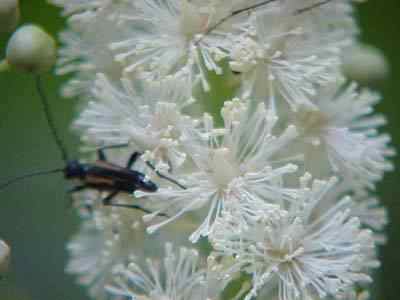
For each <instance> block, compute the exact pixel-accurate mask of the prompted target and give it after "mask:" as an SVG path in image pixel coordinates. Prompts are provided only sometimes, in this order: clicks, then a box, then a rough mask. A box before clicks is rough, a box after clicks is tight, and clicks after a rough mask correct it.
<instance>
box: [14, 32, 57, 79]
mask: <svg viewBox="0 0 400 300" xmlns="http://www.w3.org/2000/svg"><path fill="white" fill-rule="evenodd" d="M56 57H57V50H56V42H55V41H54V39H53V37H52V36H50V35H49V34H48V33H46V32H45V31H44V30H43V29H41V28H40V27H39V26H36V25H24V26H22V27H20V28H19V29H18V30H17V31H16V32H15V33H14V34H13V36H12V37H11V39H10V41H9V42H8V45H7V55H6V59H7V61H8V63H9V65H10V66H11V67H14V68H16V69H18V70H22V71H25V72H30V73H43V72H46V71H49V70H50V69H51V68H52V67H53V65H54V64H55V61H56Z"/></svg>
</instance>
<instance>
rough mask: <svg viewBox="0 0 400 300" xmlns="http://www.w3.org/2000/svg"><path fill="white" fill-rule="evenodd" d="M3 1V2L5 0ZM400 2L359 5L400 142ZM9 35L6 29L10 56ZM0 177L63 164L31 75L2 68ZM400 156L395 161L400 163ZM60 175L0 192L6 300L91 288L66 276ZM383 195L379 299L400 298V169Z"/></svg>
mask: <svg viewBox="0 0 400 300" xmlns="http://www.w3.org/2000/svg"><path fill="white" fill-rule="evenodd" d="M0 1H2V0H0ZM399 8H400V2H399V0H384V1H374V0H369V2H368V3H366V4H362V5H361V6H360V7H359V11H358V14H359V20H360V23H361V27H362V31H363V33H362V39H363V40H364V41H365V42H367V43H370V44H372V45H376V46H378V47H379V48H381V49H382V50H383V51H384V53H385V54H386V56H387V58H388V60H389V62H390V64H391V68H392V70H391V76H390V78H389V79H388V80H386V81H384V82H381V83H379V84H377V86H376V88H377V89H378V90H380V91H381V92H382V94H383V98H384V101H383V103H382V104H380V105H379V107H378V109H379V111H380V112H382V113H384V114H385V115H386V116H387V118H388V121H389V126H388V127H387V130H388V131H389V132H390V133H391V134H392V136H393V144H394V145H395V146H396V147H397V146H398V145H400V10H399ZM21 11H22V23H29V22H33V23H37V24H40V25H42V26H43V27H44V28H46V29H47V30H48V31H49V32H51V33H52V34H54V35H56V34H57V32H58V31H59V30H60V29H61V28H62V27H63V25H64V23H63V20H62V18H61V17H60V16H59V10H58V9H57V8H55V7H53V6H50V5H48V4H46V2H45V1H44V0H25V1H21ZM8 37H9V36H8V35H4V34H3V35H0V49H1V50H0V51H1V52H0V53H1V55H2V56H3V55H4V47H5V42H6V41H7V39H8ZM63 80H64V79H63V78H59V77H55V76H52V75H51V74H49V75H47V76H45V81H46V85H47V89H48V94H49V96H50V97H51V100H52V105H53V110H54V114H55V118H56V120H57V125H58V127H59V128H60V131H62V134H63V137H64V139H65V141H66V143H67V144H68V146H69V149H70V151H75V152H76V151H77V147H78V141H77V139H76V138H74V137H73V136H71V134H70V132H69V131H68V127H69V123H70V121H71V120H72V119H73V117H74V115H75V109H76V104H77V103H76V101H74V100H65V99H62V98H60V97H59V96H58V89H59V87H60V84H61V83H62V82H63ZM0 137H1V140H0V180H2V179H7V178H12V177H14V176H15V175H20V174H22V173H24V172H27V171H30V170H38V169H47V168H54V167H58V166H61V165H62V162H61V160H60V156H59V152H58V150H57V148H56V146H55V144H54V141H53V140H52V138H51V136H50V134H49V130H48V128H47V125H46V122H45V119H44V116H43V112H42V110H41V108H40V103H39V99H38V98H37V96H36V93H35V89H34V80H33V78H32V77H31V76H28V75H23V74H17V73H14V72H10V73H0ZM399 163H400V158H397V159H396V165H397V166H399V165H400V164H399ZM65 189H66V184H65V182H64V180H63V178H62V176H61V175H54V176H46V177H39V178H34V179H32V180H28V181H25V182H21V183H19V184H17V185H15V186H12V187H10V188H8V189H7V190H4V191H0V199H1V200H0V201H1V205H0V238H2V239H4V240H6V241H7V242H8V243H9V244H11V245H12V248H13V258H12V263H11V271H10V273H9V275H8V276H7V278H6V279H5V280H3V281H1V282H0V300H28V299H35V300H38V299H40V300H82V299H88V297H87V296H86V294H85V290H84V289H82V288H81V287H79V286H78V285H76V284H75V283H74V278H72V277H71V276H68V275H65V274H64V271H63V270H64V266H65V264H66V260H67V255H66V251H65V243H66V241H67V240H68V239H69V238H70V236H71V234H72V233H73V232H74V231H75V230H76V229H77V226H78V218H77V217H76V216H75V214H74V212H73V211H72V210H71V209H68V200H67V198H66V196H65ZM378 193H379V195H380V196H381V198H382V200H383V202H384V204H385V205H386V206H387V207H388V210H389V215H390V220H391V222H390V225H389V226H388V228H387V232H388V236H389V242H388V244H387V245H386V246H385V247H384V248H382V249H381V250H382V251H381V256H382V259H383V266H382V268H381V269H380V271H379V272H378V274H377V281H376V283H377V284H376V285H375V290H374V297H373V299H376V300H398V299H400V273H399V274H398V272H400V203H399V201H400V173H399V172H398V171H396V172H393V173H391V174H388V175H387V176H386V178H385V180H384V182H383V183H381V184H380V185H379V189H378Z"/></svg>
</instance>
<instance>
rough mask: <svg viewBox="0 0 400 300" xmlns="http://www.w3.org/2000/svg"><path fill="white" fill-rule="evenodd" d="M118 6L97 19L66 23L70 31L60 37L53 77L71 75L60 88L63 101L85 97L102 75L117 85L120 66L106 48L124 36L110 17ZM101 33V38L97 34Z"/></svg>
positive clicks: (80, 19)
mask: <svg viewBox="0 0 400 300" xmlns="http://www.w3.org/2000/svg"><path fill="white" fill-rule="evenodd" d="M118 9H120V7H119V6H117V5H114V6H112V7H108V9H105V10H100V11H98V12H97V13H96V16H97V18H93V17H90V16H88V15H90V14H89V13H88V14H85V16H87V17H83V16H81V17H80V18H79V20H69V22H68V24H69V28H68V29H66V30H65V31H63V32H62V33H61V34H60V40H61V44H62V47H61V48H60V50H59V59H58V62H57V69H56V73H57V74H58V75H65V74H71V73H72V74H73V77H72V78H71V79H70V80H68V82H67V83H66V84H65V85H64V86H63V90H62V94H63V96H64V97H73V96H87V95H88V94H89V93H90V89H91V88H92V86H93V82H94V81H95V78H96V74H97V73H104V74H105V75H106V76H107V77H108V78H109V79H110V80H115V81H119V80H120V78H121V77H122V66H121V64H120V63H117V62H115V61H114V56H113V54H112V52H111V50H110V49H108V45H109V44H110V43H111V41H113V39H118V38H120V37H122V36H123V34H124V32H125V31H124V29H123V28H118V30H117V26H116V21H115V20H114V18H113V15H114V14H115V13H116V10H118ZM99 32H101V34H99Z"/></svg>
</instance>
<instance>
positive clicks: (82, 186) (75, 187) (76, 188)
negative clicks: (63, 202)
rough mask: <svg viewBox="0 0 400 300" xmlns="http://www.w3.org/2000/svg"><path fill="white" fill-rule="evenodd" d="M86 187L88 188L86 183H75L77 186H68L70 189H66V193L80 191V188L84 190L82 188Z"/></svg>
mask: <svg viewBox="0 0 400 300" xmlns="http://www.w3.org/2000/svg"><path fill="white" fill-rule="evenodd" d="M87 188H88V186H87V185H77V186H74V187H73V188H70V189H69V190H68V191H67V193H68V194H73V193H76V192H80V191H82V190H84V189H87Z"/></svg>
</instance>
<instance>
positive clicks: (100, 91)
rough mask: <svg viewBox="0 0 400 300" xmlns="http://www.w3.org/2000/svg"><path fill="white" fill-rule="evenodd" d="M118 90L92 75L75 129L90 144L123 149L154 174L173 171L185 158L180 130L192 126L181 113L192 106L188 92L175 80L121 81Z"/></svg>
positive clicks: (104, 78)
mask: <svg viewBox="0 0 400 300" xmlns="http://www.w3.org/2000/svg"><path fill="white" fill-rule="evenodd" d="M121 85H122V87H120V86H118V85H113V84H112V82H110V81H109V80H108V79H107V78H106V77H105V76H104V75H102V74H98V76H97V80H96V82H95V86H94V88H93V90H92V93H93V96H94V98H93V101H91V102H89V103H88V105H87V107H86V108H85V109H84V111H83V112H82V113H81V115H80V118H79V119H78V120H77V122H76V124H75V125H76V127H78V128H80V129H82V130H83V134H84V136H85V137H86V138H87V139H89V141H91V142H94V143H95V144H98V145H102V144H103V145H115V144H124V143H129V144H130V146H131V148H133V151H139V152H141V153H144V156H143V158H144V159H145V160H147V161H151V162H153V163H154V164H155V165H156V167H157V168H158V169H164V170H165V169H167V170H168V169H176V168H178V167H179V166H180V165H182V163H183V162H184V161H185V158H186V154H185V153H184V152H183V151H182V149H181V141H180V138H181V135H182V130H183V129H189V128H191V127H193V126H195V125H196V121H194V120H192V119H191V118H190V117H189V116H187V115H185V114H183V112H182V110H183V109H184V108H185V107H186V106H188V105H190V104H192V103H193V102H194V99H193V98H192V96H191V93H190V90H189V91H188V90H187V88H186V87H183V86H182V83H181V82H178V81H175V80H169V81H167V82H164V83H162V84H161V83H160V84H159V83H148V84H145V85H144V86H142V87H138V86H136V87H135V86H134V83H133V82H132V81H130V80H128V79H122V80H121Z"/></svg>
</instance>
